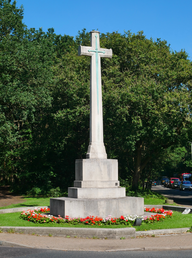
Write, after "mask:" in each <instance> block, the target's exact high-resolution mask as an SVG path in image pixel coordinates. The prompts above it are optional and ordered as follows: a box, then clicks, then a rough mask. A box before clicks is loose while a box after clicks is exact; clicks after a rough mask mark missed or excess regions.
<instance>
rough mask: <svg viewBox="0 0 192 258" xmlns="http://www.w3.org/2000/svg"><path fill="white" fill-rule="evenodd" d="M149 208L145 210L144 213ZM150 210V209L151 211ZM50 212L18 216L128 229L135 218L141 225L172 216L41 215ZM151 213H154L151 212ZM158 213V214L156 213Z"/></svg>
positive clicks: (43, 222)
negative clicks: (139, 219)
mask: <svg viewBox="0 0 192 258" xmlns="http://www.w3.org/2000/svg"><path fill="white" fill-rule="evenodd" d="M148 209H149V208H145V211H150V210H148ZM151 210H152V209H151ZM46 212H50V209H49V208H41V209H34V210H28V211H26V212H25V211H23V212H22V213H21V215H20V218H21V219H24V220H27V221H31V222H33V223H41V224H45V223H58V224H71V225H78V224H85V225H92V226H94V225H97V226H101V225H126V226H128V227H131V226H133V225H134V223H135V220H136V218H142V223H153V222H155V221H162V220H164V219H165V218H166V217H167V218H168V217H171V216H172V211H169V212H165V211H163V212H162V211H161V213H162V214H156V215H151V216H150V217H148V216H142V217H141V216H140V217H139V216H137V215H132V216H131V215H129V216H121V217H119V218H112V217H111V215H109V216H107V217H106V218H101V217H97V216H96V217H94V216H87V217H86V218H69V216H66V217H65V218H62V217H61V216H60V215H58V217H55V216H52V215H46V214H43V213H46ZM151 212H154V210H153V211H151ZM158 213H160V212H159V211H158Z"/></svg>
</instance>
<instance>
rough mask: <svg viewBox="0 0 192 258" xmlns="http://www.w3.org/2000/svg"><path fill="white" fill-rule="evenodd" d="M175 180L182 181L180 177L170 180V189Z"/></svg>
mask: <svg viewBox="0 0 192 258" xmlns="http://www.w3.org/2000/svg"><path fill="white" fill-rule="evenodd" d="M174 180H178V181H180V179H179V178H178V177H171V178H170V180H169V187H171V188H172V184H173V182H174Z"/></svg>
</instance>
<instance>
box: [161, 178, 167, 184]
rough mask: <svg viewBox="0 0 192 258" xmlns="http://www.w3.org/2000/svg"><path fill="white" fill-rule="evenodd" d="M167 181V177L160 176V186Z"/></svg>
mask: <svg viewBox="0 0 192 258" xmlns="http://www.w3.org/2000/svg"><path fill="white" fill-rule="evenodd" d="M166 179H168V177H167V176H162V178H161V184H162V185H164V182H165V180H166Z"/></svg>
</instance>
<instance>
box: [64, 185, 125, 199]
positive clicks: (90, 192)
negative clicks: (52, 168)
mask: <svg viewBox="0 0 192 258" xmlns="http://www.w3.org/2000/svg"><path fill="white" fill-rule="evenodd" d="M111 196H113V198H119V197H125V188H124V187H118V188H117V187H113V188H112V187H111V188H101V187H100V188H77V187H69V188H68V197H69V198H85V199H90V198H111Z"/></svg>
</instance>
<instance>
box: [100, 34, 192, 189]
mask: <svg viewBox="0 0 192 258" xmlns="http://www.w3.org/2000/svg"><path fill="white" fill-rule="evenodd" d="M101 42H102V45H104V46H105V47H107V48H112V49H113V52H114V56H113V58H112V60H111V61H105V60H103V88H104V100H103V101H104V112H105V114H104V128H105V133H106V134H105V141H106V144H107V151H108V153H109V155H110V156H111V157H117V158H118V159H119V163H120V176H121V177H126V176H127V173H129V174H132V176H133V180H132V187H133V189H137V188H138V185H139V179H140V175H141V172H142V171H143V169H144V168H146V166H147V164H149V162H150V161H152V162H154V161H155V160H156V159H157V158H158V157H159V156H161V154H163V152H164V150H165V149H167V148H168V147H170V146H174V145H177V144H178V143H179V142H181V141H183V140H184V139H187V135H188V131H187V129H188V128H189V126H190V124H191V91H190V88H189V85H190V81H191V78H192V69H191V67H192V66H191V65H192V64H191V62H190V61H189V60H188V59H187V54H186V53H185V52H184V51H181V52H178V53H177V52H171V51H170V49H169V46H168V45H167V42H165V41H161V40H160V39H158V40H157V41H156V42H154V41H152V40H148V39H146V38H145V36H144V35H143V33H138V34H137V35H135V34H131V33H130V32H128V33H126V34H124V35H120V34H118V33H112V34H107V35H102V41H101ZM106 62H107V63H106ZM107 66H109V67H108V68H107ZM125 167H127V169H125Z"/></svg>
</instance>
